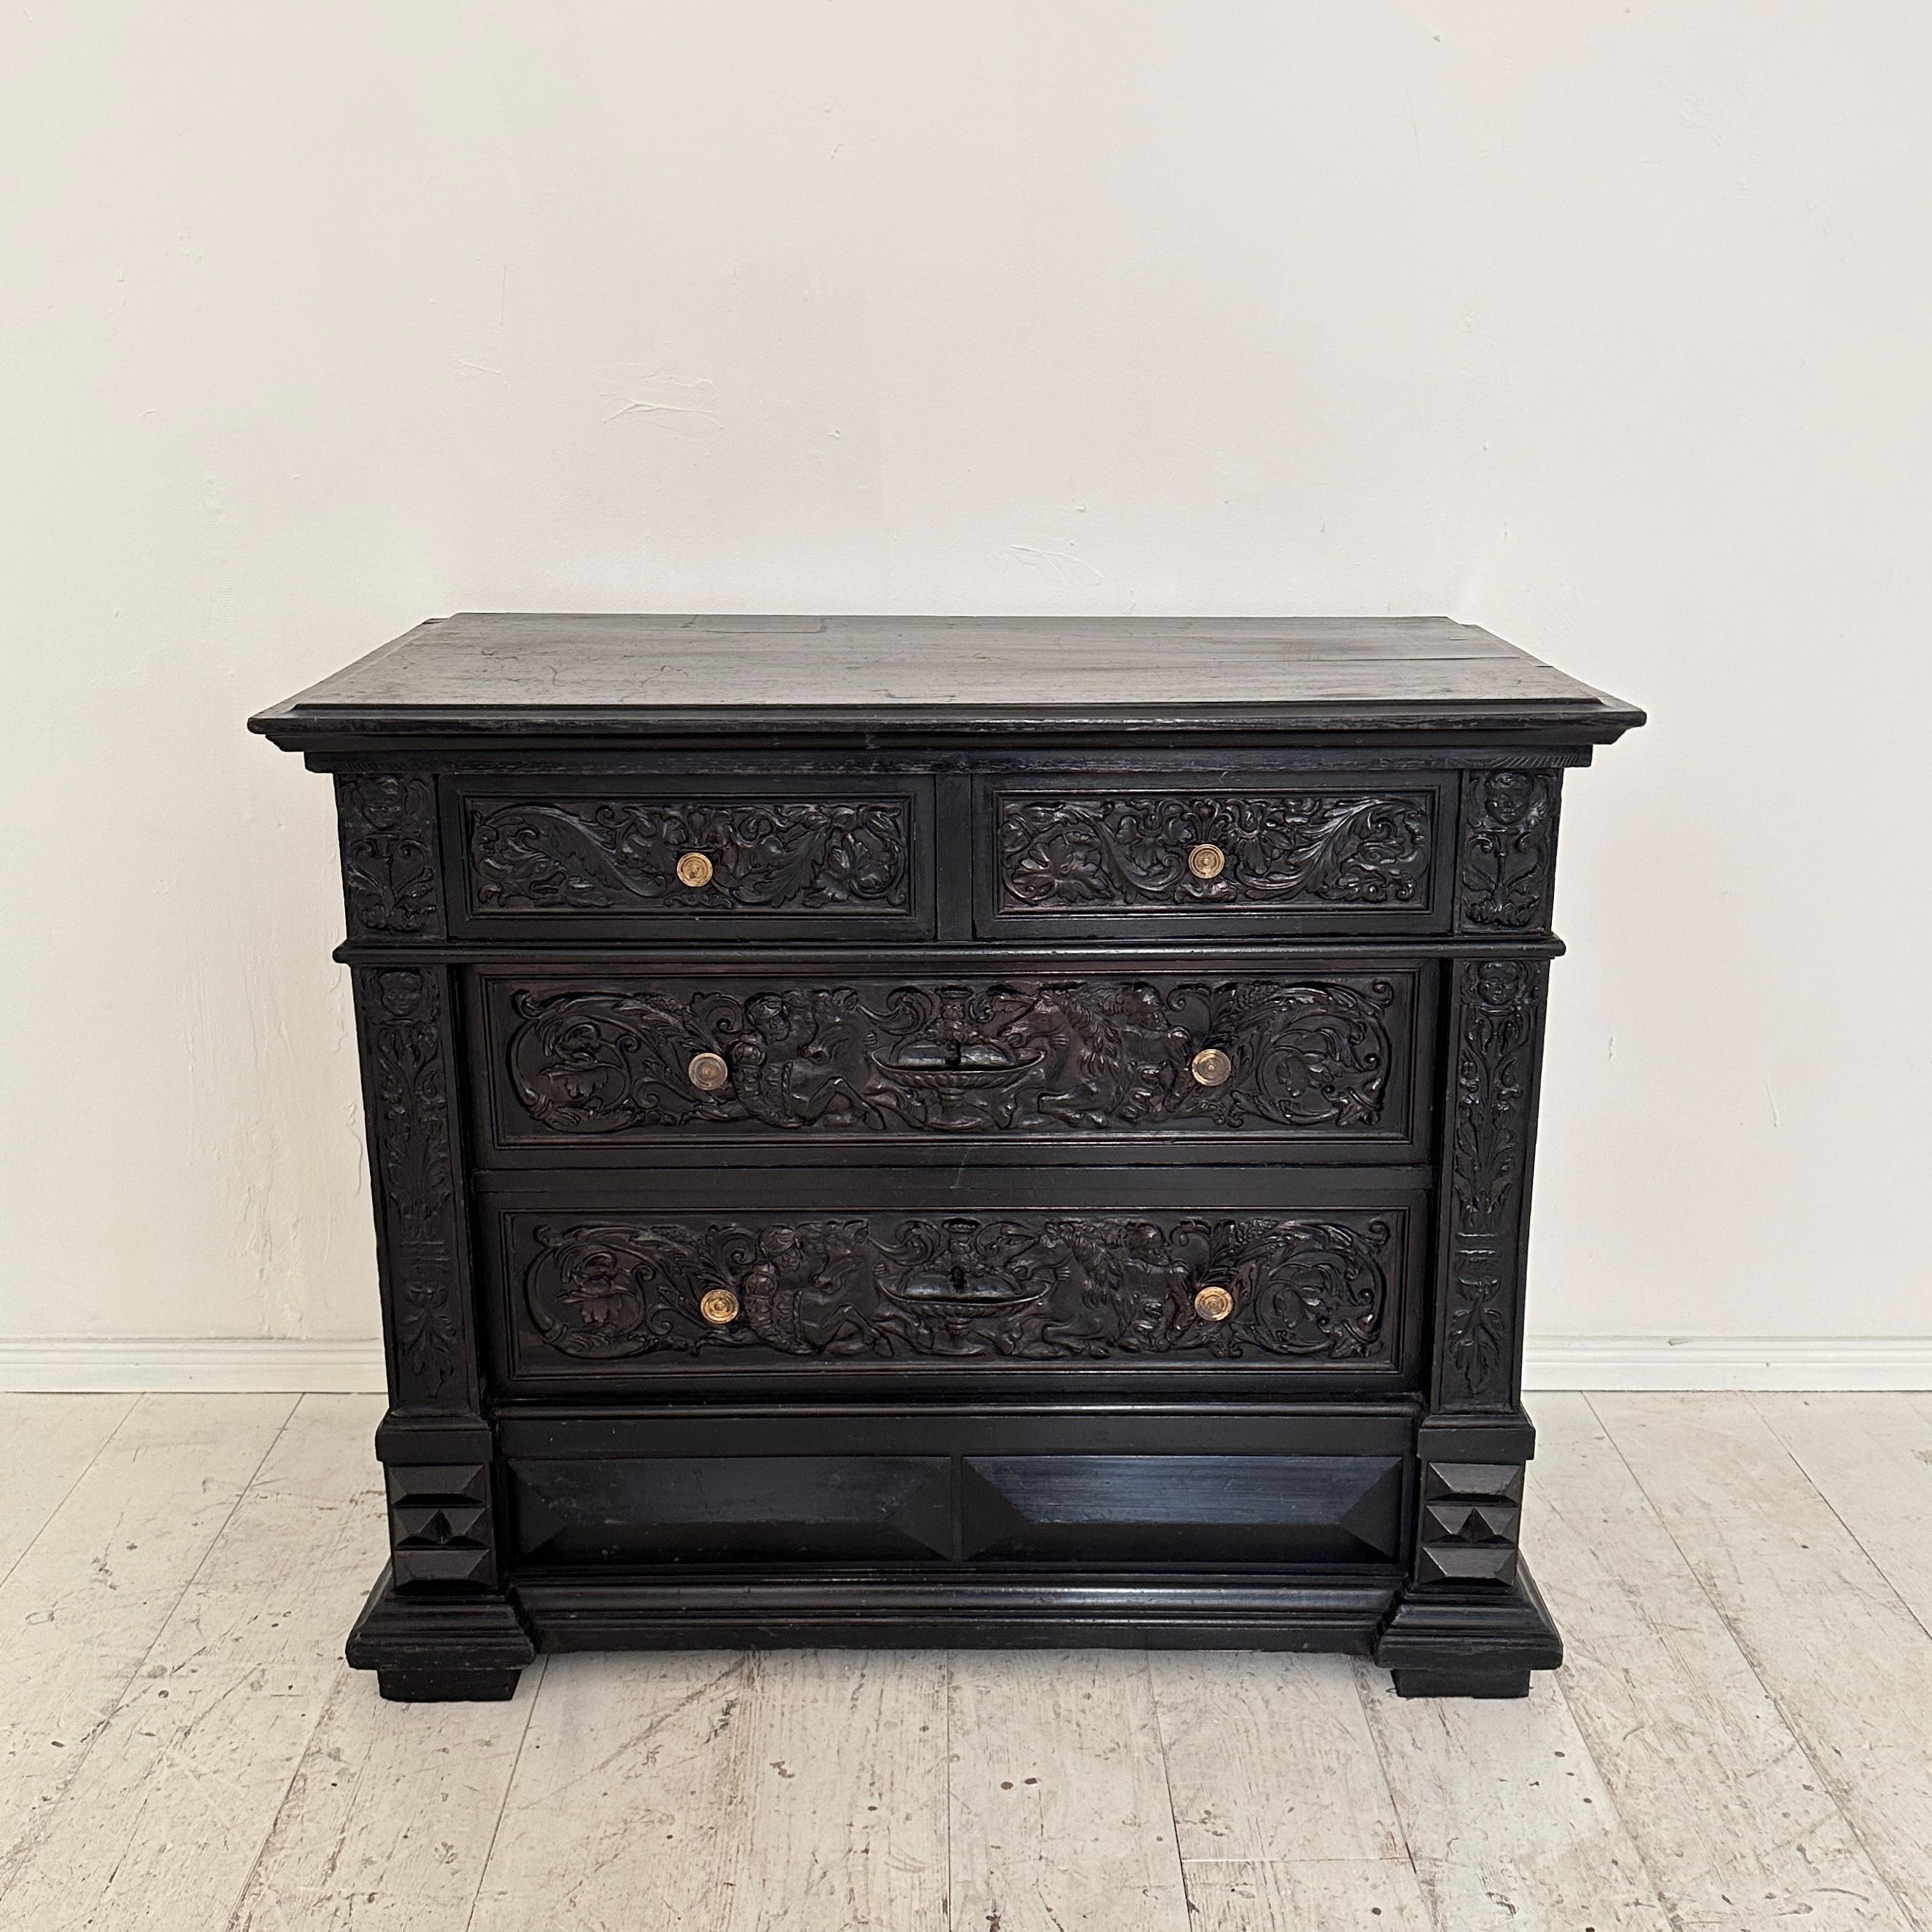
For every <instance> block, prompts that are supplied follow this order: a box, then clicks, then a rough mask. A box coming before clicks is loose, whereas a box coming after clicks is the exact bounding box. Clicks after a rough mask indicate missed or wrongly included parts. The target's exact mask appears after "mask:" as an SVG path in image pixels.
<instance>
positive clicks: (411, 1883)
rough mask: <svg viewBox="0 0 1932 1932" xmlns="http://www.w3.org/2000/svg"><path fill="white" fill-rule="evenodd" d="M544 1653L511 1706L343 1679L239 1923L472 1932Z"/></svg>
mask: <svg viewBox="0 0 1932 1932" xmlns="http://www.w3.org/2000/svg"><path fill="white" fill-rule="evenodd" d="M545 1661H546V1660H544V1659H541V1658H539V1659H538V1661H537V1663H536V1664H535V1665H534V1666H533V1667H532V1668H531V1669H529V1670H526V1671H525V1672H524V1673H523V1679H522V1682H520V1684H519V1685H518V1686H517V1695H516V1697H515V1699H514V1701H512V1702H511V1703H504V1704H390V1703H384V1702H383V1700H382V1699H381V1698H380V1697H378V1696H377V1692H376V1680H375V1679H374V1676H372V1675H371V1673H368V1672H367V1671H362V1670H350V1671H344V1673H342V1674H341V1676H340V1677H339V1678H338V1679H337V1680H336V1684H335V1690H334V1691H333V1692H332V1694H330V1697H329V1703H328V1706H327V1708H326V1709H325V1710H324V1711H323V1714H322V1720H321V1722H320V1724H318V1725H317V1727H316V1730H315V1734H314V1737H313V1738H312V1739H311V1741H310V1743H309V1746H308V1750H307V1751H305V1753H304V1754H303V1756H302V1763H300V1765H299V1766H298V1767H297V1768H296V1775H295V1778H294V1780H293V1782H292V1783H291V1784H290V1786H289V1789H288V1794H287V1796H286V1797H285V1798H284V1800H283V1801H282V1805H281V1811H279V1813H278V1814H277V1816H276V1818H275V1824H274V1826H273V1829H272V1830H271V1831H270V1832H269V1839H268V1843H267V1844H266V1846H264V1847H263V1852H262V1855H261V1856H260V1858H259V1859H257V1861H256V1864H255V1867H254V1871H253V1872H252V1873H251V1875H250V1876H249V1879H248V1886H247V1888H246V1890H245V1891H244V1893H243V1894H242V1903H241V1905H240V1906H239V1909H237V1911H236V1914H235V1918H234V1921H233V1932H288V1929H289V1928H290V1927H299V1928H300V1932H350V1928H351V1927H353V1928H355V1932H384V1928H394V1929H395V1932H462V1928H463V1927H465V1926H466V1924H468V1923H469V1914H470V1909H471V1907H472V1905H473V1904H474V1903H475V1898H476V1894H477V1891H478V1887H479V1886H480V1885H481V1882H482V1878H483V1868H484V1861H485V1860H486V1859H487V1858H488V1856H489V1853H490V1845H491V1843H492V1841H493V1838H494V1837H495V1835H496V1826H497V1821H498V1820H499V1818H500V1817H501V1816H502V1811H503V1804H504V1800H505V1796H507V1794H508V1790H509V1784H510V1775H511V1771H512V1769H514V1766H515V1764H516V1762H517V1753H518V1751H519V1750H520V1748H521V1746H522V1744H523V1734H524V1731H525V1730H526V1727H527V1726H528V1724H529V1719H530V1714H531V1712H532V1710H533V1709H534V1708H535V1698H536V1692H537V1688H538V1685H540V1684H541V1682H542V1678H543V1672H544V1664H545Z"/></svg>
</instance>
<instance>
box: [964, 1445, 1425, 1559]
mask: <svg viewBox="0 0 1932 1932" xmlns="http://www.w3.org/2000/svg"><path fill="white" fill-rule="evenodd" d="M1402 1504H1403V1463H1402V1461H1401V1459H1400V1457H1393V1456H1145V1455H1133V1456H972V1457H966V1458H965V1460H963V1462H962V1465H961V1468H960V1485H959V1515H960V1529H961V1545H962V1554H963V1555H965V1556H976V1557H980V1558H982V1559H1005V1560H1009V1561H1021V1562H1025V1561H1035V1560H1040V1559H1048V1560H1052V1559H1076V1560H1082V1561H1086V1562H1103V1563H1104V1562H1118V1563H1135V1562H1175V1561H1181V1562H1185V1561H1187V1560H1189V1559H1193V1560H1196V1561H1208V1562H1244V1563H1298V1562H1299V1563H1321V1562H1364V1561H1369V1562H1385V1563H1387V1562H1394V1561H1395V1560H1396V1559H1397V1556H1399V1554H1400V1551H1401V1549H1402V1542H1401V1536H1402V1527H1403V1515H1402Z"/></svg>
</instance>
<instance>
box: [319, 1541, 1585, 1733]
mask: <svg viewBox="0 0 1932 1932" xmlns="http://www.w3.org/2000/svg"><path fill="white" fill-rule="evenodd" d="M802 1645H812V1646H848V1647H856V1648H865V1647H868V1646H870V1647H877V1648H881V1649H892V1648H906V1647H919V1648H923V1647H926V1646H935V1647H940V1646H950V1647H952V1648H954V1649H1024V1648H1031V1647H1049V1648H1054V1649H1061V1648H1065V1649H1114V1648H1126V1649H1175V1650H1309V1651H1339V1652H1343V1653H1345V1654H1347V1655H1353V1656H1358V1657H1368V1658H1372V1659H1373V1661H1375V1662H1376V1664H1380V1665H1382V1667H1384V1668H1385V1669H1387V1670H1392V1671H1393V1672H1394V1674H1395V1688H1396V1691H1397V1694H1398V1695H1400V1696H1402V1697H1523V1696H1525V1695H1526V1694H1527V1693H1528V1691H1529V1673H1531V1672H1532V1670H1554V1669H1555V1668H1556V1667H1557V1665H1558V1664H1560V1663H1562V1660H1563V1643H1562V1639H1561V1638H1560V1637H1559V1636H1558V1635H1557V1634H1556V1626H1555V1625H1553V1623H1552V1622H1550V1613H1549V1611H1548V1610H1547V1609H1546V1608H1545V1607H1544V1603H1543V1599H1542V1598H1541V1596H1539V1595H1538V1594H1537V1590H1536V1586H1535V1584H1534V1583H1532V1582H1531V1580H1530V1578H1529V1574H1528V1572H1527V1571H1520V1573H1519V1575H1518V1577H1517V1582H1516V1583H1514V1584H1512V1585H1509V1586H1495V1585H1489V1586H1471V1587H1469V1588H1466V1589H1448V1588H1439V1587H1415V1586H1411V1587H1409V1589H1407V1590H1406V1592H1405V1590H1404V1589H1403V1586H1401V1585H1400V1583H1397V1582H1396V1581H1395V1580H1393V1579H1382V1580H1378V1579H1376V1578H1374V1577H1366V1578H1365V1577H1363V1576H1362V1575H1361V1574H1360V1573H1355V1574H1349V1573H1347V1572H1331V1573H1328V1574H1319V1575H1318V1574H1305V1573H1304V1574H1296V1575H1289V1574H1283V1573H1280V1572H1277V1573H1275V1574H1267V1573H1265V1572H1263V1573H1256V1572H1250V1573H1247V1574H1243V1573H1239V1572H1236V1573H1232V1574H1231V1573H1229V1572H1227V1571H1216V1572H1213V1573H1202V1574H1176V1573H1175V1572H1174V1571H1162V1572H1159V1573H1123V1572H1106V1573H1077V1574H1076V1573H1070V1572H1068V1571H1025V1572H1020V1571H1006V1572H1004V1573H1002V1574H998V1575H992V1574H986V1573H978V1574H955V1575H953V1576H950V1577H947V1576H935V1575H933V1574H926V1575H925V1576H923V1577H908V1576H907V1575H906V1574H904V1572H903V1571H901V1572H900V1573H898V1574H883V1573H882V1572H880V1571H877V1570H873V1571H842V1572H818V1573H815V1574H794V1575H792V1576H789V1577H787V1576H772V1575H769V1574H767V1575H765V1576H762V1577H760V1576H756V1575H749V1576H748V1575H746V1574H745V1573H743V1572H742V1571H739V1572H730V1571H709V1572H703V1571H694V1570H681V1571H679V1573H678V1574H674V1575H659V1576H644V1575H639V1574H636V1573H632V1574H628V1575H622V1576H616V1577H610V1576H604V1577H583V1578H582V1579H570V1578H565V1577H547V1578H534V1579H532V1580H530V1581H529V1582H527V1583H518V1584H515V1585H513V1586H511V1589H510V1591H509V1592H508V1595H494V1594H492V1593H489V1592H481V1591H469V1592H458V1591H455V1590H449V1591H430V1590H410V1591H407V1592H399V1591H398V1590H397V1589H395V1587H394V1586H393V1585H392V1582H391V1580H390V1577H389V1572H388V1571H384V1572H383V1575H382V1577H381V1578H380V1580H378V1582H377V1586H376V1588H375V1590H374V1592H373V1593H372V1594H371V1597H370V1598H369V1601H368V1604H366V1605H365V1607H364V1609H363V1612H362V1616H360V1617H359V1619H357V1620H356V1628H355V1629H354V1631H352V1632H351V1633H350V1638H349V1643H348V1647H347V1655H348V1658H349V1661H350V1663H351V1664H353V1665H355V1666H356V1667H357V1668H358V1669H359V1670H374V1671H375V1672H377V1678H378V1683H379V1685H380V1689H381V1691H382V1694H383V1696H384V1697H389V1698H395V1699H398V1700H404V1701H408V1702H439V1701H449V1700H477V1701H479V1702H480V1701H484V1700H491V1699H500V1698H505V1697H511V1696H512V1695H514V1693H515V1690H516V1686H517V1673H519V1672H520V1670H521V1669H522V1668H523V1666H524V1665H525V1664H528V1663H529V1662H530V1661H532V1659H533V1658H535V1655H536V1654H537V1652H538V1651H539V1650H543V1651H546V1652H554V1651H569V1650H701V1649H784V1648H787V1647H792V1646H802Z"/></svg>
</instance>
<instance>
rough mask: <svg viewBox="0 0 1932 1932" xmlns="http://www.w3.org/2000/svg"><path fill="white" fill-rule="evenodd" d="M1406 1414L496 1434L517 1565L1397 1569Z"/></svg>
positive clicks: (677, 1417) (883, 1413)
mask: <svg viewBox="0 0 1932 1932" xmlns="http://www.w3.org/2000/svg"><path fill="white" fill-rule="evenodd" d="M1408 1432H1409V1423H1408V1421H1407V1419H1406V1418H1405V1417H1403V1416H1402V1415H1400V1414H1391V1415H1369V1414H1364V1413H1359V1412H1358V1413H1356V1414H1353V1415H1340V1414H1331V1415H1324V1414H1321V1413H1319V1412H1316V1413H1310V1414H1304V1415H1300V1416H1287V1415H1268V1414H1266V1413H1259V1414H1249V1415H1239V1414H1235V1415H1229V1414H1226V1413H1217V1412H1213V1411H1197V1412H1193V1413H1187V1412H1181V1413H1170V1414H1167V1415H1152V1416H1149V1415H1123V1414H1121V1413H1118V1412H1116V1413H1115V1414H1112V1415H1109V1414H1106V1413H1102V1414H1100V1415H1094V1416H1091V1417H1085V1418H1082V1417H1067V1416H1039V1415H1031V1416H1030V1415H1018V1416H1014V1415H1004V1414H1001V1413H998V1412H977V1413H975V1412H954V1411H928V1412H925V1413H919V1412H893V1411H892V1410H890V1409H867V1410H865V1411H862V1412H859V1413H856V1414H854V1415H845V1416H835V1417H828V1416H826V1415H822V1414H821V1415H815V1416H814V1415H810V1414H800V1415H790V1416H787V1417H786V1418H783V1419H775V1418H769V1417H767V1416H764V1415H760V1414H759V1413H757V1412H755V1411H748V1412H737V1413H724V1414H716V1415H703V1414H700V1413H694V1412H688V1411H685V1412H673V1413H672V1414H670V1415H664V1416H661V1417H658V1418H649V1419H645V1418H637V1419H625V1420H621V1421H616V1422H613V1424H610V1425H608V1426H607V1427H601V1428H600V1427H598V1426H597V1425H596V1424H595V1423H594V1422H592V1421H582V1420H577V1421H574V1420H571V1419H570V1418H567V1417H565V1418H556V1419H551V1420H531V1421H517V1420H512V1421H509V1422H508V1423H506V1424H504V1425H502V1434H503V1436H504V1439H505V1450H504V1460H505V1467H506V1469H507V1470H508V1479H509V1480H508V1502H509V1515H510V1519H511V1542H512V1547H513V1550H514V1560H515V1561H516V1562H517V1563H518V1565H520V1566H523V1567H535V1568H556V1569H567V1568H570V1567H572V1566H574V1565H610V1564H621V1565H643V1566H649V1565H668V1564H676V1565H716V1566H729V1565H733V1564H740V1563H742V1564H754V1565H757V1566H759V1568H760V1570H761V1571H764V1570H766V1569H767V1568H769V1566H771V1565H799V1566H806V1565H844V1564H852V1563H862V1564H868V1565H869V1564H888V1565H940V1564H947V1563H953V1564H960V1563H965V1564H971V1565H974V1566H975V1567H976V1568H979V1567H998V1566H1004V1565H1028V1566H1036V1565H1082V1564H1085V1565H1133V1566H1135V1567H1136V1568H1138V1567H1139V1566H1142V1565H1163V1564H1187V1563H1204V1562H1206V1563H1214V1564H1216V1565H1223V1564H1228V1563H1241V1564H1256V1565H1275V1566H1286V1565H1325V1566H1327V1565H1345V1566H1346V1565H1387V1564H1391V1563H1393V1562H1397V1561H1399V1560H1400V1553H1401V1552H1402V1550H1403V1548H1404V1547H1405V1541H1404V1539H1405V1535H1406V1523H1407V1514H1408V1511H1409V1499H1408V1498H1407V1497H1406V1493H1405V1489H1406V1473H1405V1461H1404V1457H1405V1452H1406V1449H1407V1447H1408Z"/></svg>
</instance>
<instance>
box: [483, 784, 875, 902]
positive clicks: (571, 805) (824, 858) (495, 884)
mask: <svg viewBox="0 0 1932 1932" xmlns="http://www.w3.org/2000/svg"><path fill="white" fill-rule="evenodd" d="M911 814H912V807H911V803H910V800H909V799H904V798H877V799H850V800H841V799H816V798H812V799H803V798H801V799H770V800H765V801H757V802H748V801H743V800H736V799H696V800H687V801H683V802H670V801H667V802H658V801H655V800H651V799H622V798H596V797H585V798H547V799H543V798H539V799H503V800H501V801H497V800H494V799H472V800H471V801H470V802H469V808H468V818H467V833H468V840H469V878H470V893H471V899H472V904H473V905H474V907H475V910H477V911H478V912H481V913H529V912H546V913H571V912H582V913H672V914H683V915H691V914H702V913H813V912H834V913H904V912H906V911H907V910H908V909H909V908H910V904H911V898H912V815H911ZM688 853H697V854H699V855H700V856H702V857H703V859H705V860H706V863H707V865H708V867H709V870H708V871H707V872H706V874H705V875H704V877H703V879H702V880H701V881H700V883H696V884H687V883H685V880H683V879H682V878H680V877H679V873H678V861H679V859H680V858H681V857H683V856H685V855H686V854H688Z"/></svg>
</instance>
